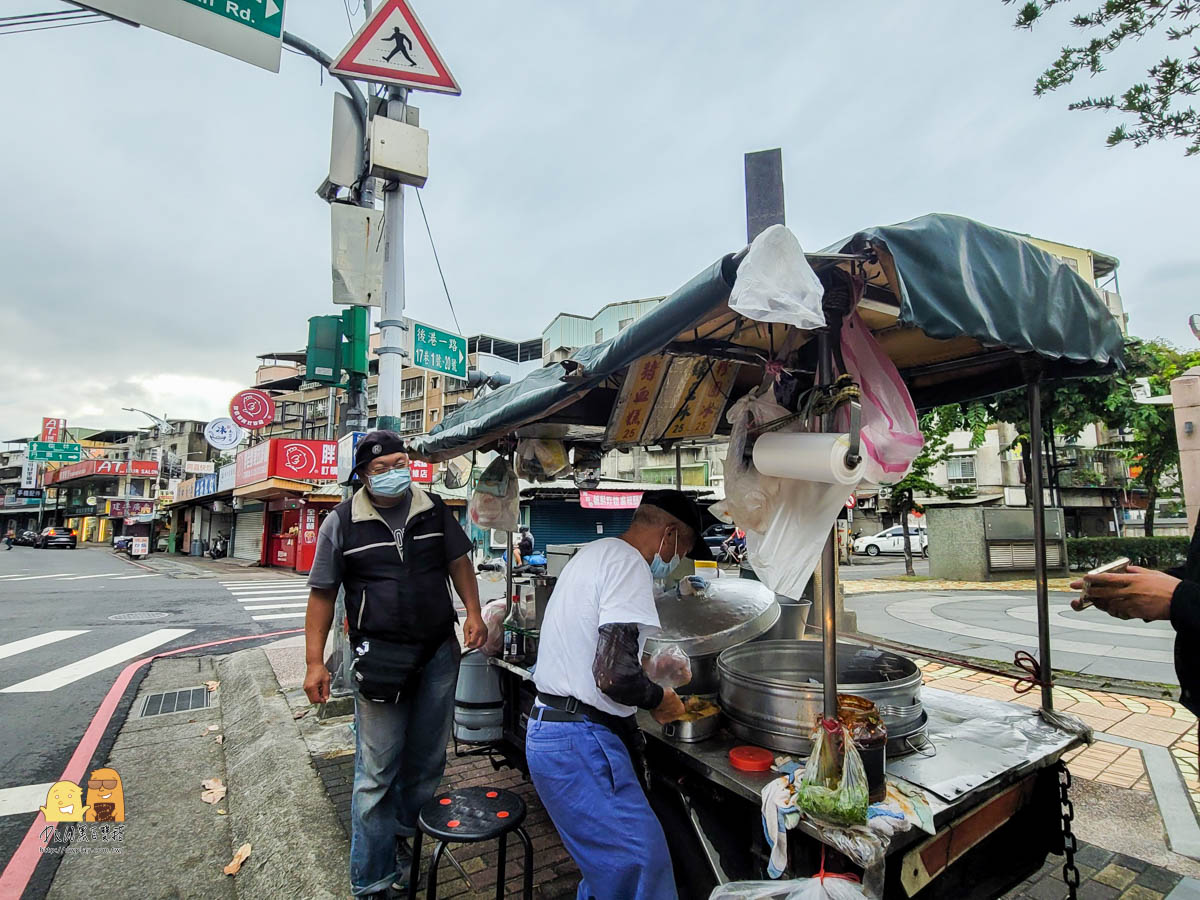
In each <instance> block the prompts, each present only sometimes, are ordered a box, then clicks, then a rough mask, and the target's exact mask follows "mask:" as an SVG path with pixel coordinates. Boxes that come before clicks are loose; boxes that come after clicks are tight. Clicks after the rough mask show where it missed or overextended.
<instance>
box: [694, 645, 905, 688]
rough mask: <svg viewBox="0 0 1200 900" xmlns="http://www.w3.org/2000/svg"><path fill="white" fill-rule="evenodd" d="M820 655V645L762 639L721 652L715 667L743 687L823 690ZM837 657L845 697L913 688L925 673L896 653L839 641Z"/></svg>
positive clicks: (839, 678) (839, 681)
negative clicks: (885, 690) (846, 695)
mask: <svg viewBox="0 0 1200 900" xmlns="http://www.w3.org/2000/svg"><path fill="white" fill-rule="evenodd" d="M821 653H822V650H821V644H820V642H818V641H759V642H757V643H755V644H754V645H753V646H742V647H735V648H733V649H731V650H728V651H726V652H724V653H722V654H721V657H720V659H719V660H718V662H717V666H718V668H719V670H720V672H721V676H722V677H723V678H733V679H735V680H737V681H740V682H743V683H752V684H753V683H757V684H760V685H762V686H764V687H780V688H796V687H803V688H808V687H812V688H815V689H819V688H820V686H821V680H820V679H821V675H822V667H821ZM837 654H838V660H837V663H838V690H840V691H842V692H844V693H851V694H856V693H863V692H872V691H878V690H879V689H880V688H884V687H889V688H891V687H894V688H901V687H915V686H917V685H919V684H920V683H921V670H920V669H919V668H917V665H916V663H914V662H913V661H912V660H910V659H907V658H906V657H903V656H900V655H899V654H897V653H891V652H889V651H887V650H876V649H874V648H871V647H860V646H858V645H855V644H842V643H839V644H838V647H837Z"/></svg>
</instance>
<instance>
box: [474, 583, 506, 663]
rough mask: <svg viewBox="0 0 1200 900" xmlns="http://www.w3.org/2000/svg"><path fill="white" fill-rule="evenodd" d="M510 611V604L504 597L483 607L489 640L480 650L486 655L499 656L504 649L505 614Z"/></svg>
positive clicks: (484, 622)
mask: <svg viewBox="0 0 1200 900" xmlns="http://www.w3.org/2000/svg"><path fill="white" fill-rule="evenodd" d="M507 612H508V604H507V603H505V602H504V598H503V597H501V598H500V599H499V600H493V601H491V602H490V603H488V604H487V606H485V607H484V608H483V613H482V615H483V624H484V626H485V627H486V628H487V640H486V641H484V644H483V646H482V647H480V648H479V652H480V653H482V654H483V655H484V656H499V655H500V652H501V651H502V650H503V649H504V616H505V615H506V614H507Z"/></svg>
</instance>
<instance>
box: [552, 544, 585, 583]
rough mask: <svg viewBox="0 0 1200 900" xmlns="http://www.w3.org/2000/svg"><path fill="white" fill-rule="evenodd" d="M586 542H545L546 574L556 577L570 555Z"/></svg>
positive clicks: (569, 559)
mask: <svg viewBox="0 0 1200 900" xmlns="http://www.w3.org/2000/svg"><path fill="white" fill-rule="evenodd" d="M586 546H587V545H586V544H547V545H546V574H547V575H549V576H550V577H551V578H558V576H560V575H561V574H562V570H563V568H564V567H565V566H566V565H567V563H569V562H570V561H571V557H572V556H574V555H575V554H576V553H578V552H579V549H580V548H581V547H586Z"/></svg>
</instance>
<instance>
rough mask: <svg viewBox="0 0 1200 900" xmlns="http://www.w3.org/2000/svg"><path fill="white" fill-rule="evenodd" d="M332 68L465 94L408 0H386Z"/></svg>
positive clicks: (339, 72) (423, 88)
mask: <svg viewBox="0 0 1200 900" xmlns="http://www.w3.org/2000/svg"><path fill="white" fill-rule="evenodd" d="M329 71H330V72H332V73H333V74H335V75H346V76H349V77H350V78H360V79H362V80H364V81H379V82H385V83H387V84H398V85H402V86H404V87H410V88H416V89H417V90H420V91H441V92H442V93H444V94H461V93H462V90H461V89H460V88H459V86H458V82H457V81H455V80H454V76H453V75H451V74H450V70H449V69H448V68H447V67H446V63H445V62H444V61H443V60H442V57H441V54H439V53H438V52H437V48H436V47H434V46H433V41H431V40H429V35H428V34H427V33H426V32H425V28H424V26H422V25H421V21H420V20H419V19H418V18H417V16H416V14H415V13H414V12H413V11H412V9H410V8H409V5H408V4H407V3H406V2H405V0H383V2H382V3H380V4H379V6H378V8H376V10H375V11H374V12H373V13H372V14H371V17H370V18H369V19H367V21H366V23H365V24H364V25H363V27H362V28H360V29H358V33H357V34H355V35H354V37H352V38H351V39H350V43H349V44H347V45H346V47H345V49H344V50H342V52H341V53H339V54H338V55H337V58H336V59H335V60H334V61H333V65H332V66H330V67H329Z"/></svg>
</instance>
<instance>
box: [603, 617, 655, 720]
mask: <svg viewBox="0 0 1200 900" xmlns="http://www.w3.org/2000/svg"><path fill="white" fill-rule="evenodd" d="M592 677H593V678H595V679H596V687H598V688H600V691H601V692H602V693H603V694H604V695H605V696H607V697H610V698H612V699H613V700H615V701H616V702H617V703H624V704H625V705H626V706H637V707H639V708H641V709H657V708H658V706H659V704H661V703H662V699H663V693H664V692H663V689H662V688H661V687H659V686H658V685H657V684H655V683H654V682H653V681H651V680H650V679H649V678H648V677H646V673H645V672H644V671H642V661H641V659H640V654H639V653H638V627H637V625H627V624H624V623H622V624H614V625H601V626H600V642H599V643H598V644H597V645H596V658H595V659H594V660H593V661H592Z"/></svg>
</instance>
